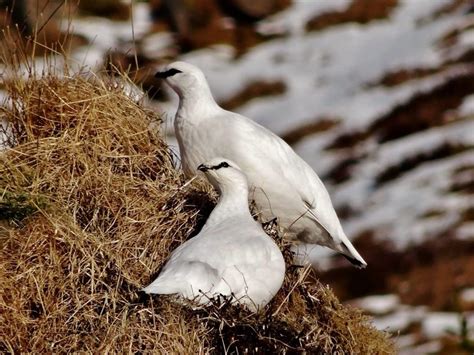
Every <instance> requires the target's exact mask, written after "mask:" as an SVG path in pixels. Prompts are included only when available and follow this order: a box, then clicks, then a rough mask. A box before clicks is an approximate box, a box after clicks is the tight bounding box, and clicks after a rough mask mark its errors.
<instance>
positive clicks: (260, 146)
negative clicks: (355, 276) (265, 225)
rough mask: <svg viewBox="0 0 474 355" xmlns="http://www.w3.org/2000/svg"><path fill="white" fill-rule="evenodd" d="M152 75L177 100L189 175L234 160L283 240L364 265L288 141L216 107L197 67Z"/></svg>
mask: <svg viewBox="0 0 474 355" xmlns="http://www.w3.org/2000/svg"><path fill="white" fill-rule="evenodd" d="M156 76H157V77H160V78H163V79H165V80H166V82H167V83H168V84H169V85H170V86H171V88H173V90H174V91H175V92H176V93H177V94H178V95H179V98H180V101H179V108H178V111H177V113H176V118H175V132H176V137H177V139H178V143H179V148H180V154H181V162H182V165H183V169H184V171H185V173H186V174H187V175H188V176H192V175H195V174H196V167H197V165H198V164H199V163H200V162H203V161H207V160H209V159H211V158H213V157H216V156H222V157H224V158H226V159H230V160H233V161H235V162H236V163H237V164H238V165H239V166H240V168H241V169H242V171H243V172H244V173H245V174H246V175H247V178H248V181H249V184H250V189H251V193H250V199H254V200H255V202H256V204H257V206H258V209H259V211H260V213H261V214H262V216H263V218H264V219H271V218H273V217H275V216H276V217H278V222H279V225H280V226H282V227H283V228H284V229H286V232H287V233H286V237H287V238H289V239H292V240H297V241H300V242H304V243H309V244H319V245H324V246H327V247H329V248H331V249H333V250H336V251H338V252H340V253H342V254H343V255H344V256H346V257H347V258H348V259H349V260H350V261H351V262H352V263H353V264H355V265H356V266H358V267H365V266H366V265H367V264H366V262H365V261H364V259H363V258H362V257H361V256H360V254H359V253H358V252H357V250H356V249H355V248H354V246H353V245H352V244H351V242H350V241H349V239H348V238H347V237H346V235H345V234H344V231H343V229H342V226H341V223H340V222H339V219H338V217H337V215H336V212H335V211H334V207H333V206H332V203H331V199H330V197H329V194H328V192H327V190H326V188H325V187H324V185H323V183H322V182H321V180H320V179H319V177H318V176H317V175H316V173H315V172H314V170H313V169H311V167H310V166H309V165H308V164H307V163H306V162H305V161H304V160H303V159H301V158H300V157H299V156H298V155H297V154H296V153H295V152H294V151H293V149H291V147H290V146H289V145H288V144H286V143H285V142H284V141H283V140H282V139H281V138H279V137H278V136H276V135H275V134H273V133H272V132H270V131H269V130H267V129H265V128H264V127H262V126H260V125H258V124H257V123H255V122H254V121H252V120H250V119H248V118H246V117H244V116H242V115H239V114H236V113H233V112H229V111H226V110H224V109H222V108H221V107H219V106H218V105H217V104H216V102H215V101H214V98H213V96H212V93H211V91H210V89H209V86H208V84H207V81H206V79H205V77H204V74H203V73H202V71H201V70H199V69H198V68H196V67H195V66H193V65H191V64H188V63H184V62H175V63H172V64H169V65H167V66H166V67H165V68H163V70H161V71H160V72H158V73H157V74H156Z"/></svg>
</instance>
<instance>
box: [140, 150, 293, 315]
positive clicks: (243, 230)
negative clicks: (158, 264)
mask: <svg viewBox="0 0 474 355" xmlns="http://www.w3.org/2000/svg"><path fill="white" fill-rule="evenodd" d="M198 169H199V170H200V171H202V172H204V173H205V175H206V177H207V178H208V180H209V181H210V182H211V184H212V185H213V186H214V187H215V188H216V189H217V190H218V191H219V195H220V197H219V201H218V203H217V206H216V207H215V208H214V210H213V211H212V213H211V214H210V216H209V218H208V220H207V221H206V224H205V225H204V227H203V228H202V230H201V231H200V233H199V234H198V235H197V236H195V237H194V238H191V239H190V240H188V241H186V242H185V243H184V244H182V245H181V246H179V247H178V248H177V249H176V250H174V251H173V252H172V254H171V257H170V259H169V260H168V262H167V263H166V264H165V266H164V267H163V269H162V271H161V273H160V274H159V276H158V278H157V279H156V280H155V281H153V282H152V283H151V284H150V285H149V286H147V287H145V288H144V289H143V291H145V292H146V293H157V294H178V295H180V296H182V297H184V298H187V299H190V300H194V301H195V302H198V303H201V304H207V303H209V302H210V299H212V298H214V297H216V296H219V295H223V296H227V297H231V299H232V302H238V303H240V304H243V305H245V306H246V307H248V308H249V309H251V310H253V311H256V310H258V309H261V308H262V307H264V306H265V305H266V304H267V303H268V302H269V301H270V300H271V299H272V298H273V296H274V295H275V294H276V293H277V292H278V290H279V289H280V287H281V285H282V283H283V278H284V275H285V261H284V260H283V255H282V253H281V251H280V249H279V248H278V246H277V245H276V244H275V241H274V240H273V239H272V238H271V237H269V236H268V235H267V234H266V233H265V232H264V231H263V229H262V227H261V226H260V224H259V223H257V222H256V221H255V220H254V219H253V218H252V216H251V214H250V211H249V206H248V184H247V178H246V177H245V174H244V173H243V172H242V171H241V170H240V169H239V167H238V166H237V165H236V164H235V163H234V162H232V161H230V160H226V159H224V158H214V159H212V160H211V161H209V162H207V163H205V164H201V165H200V166H199V167H198Z"/></svg>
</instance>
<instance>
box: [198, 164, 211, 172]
mask: <svg viewBox="0 0 474 355" xmlns="http://www.w3.org/2000/svg"><path fill="white" fill-rule="evenodd" d="M198 170H200V171H202V172H203V173H205V172H206V171H208V170H209V168H208V167H207V166H205V165H204V164H201V165H199V166H198Z"/></svg>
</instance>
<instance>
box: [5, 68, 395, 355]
mask: <svg viewBox="0 0 474 355" xmlns="http://www.w3.org/2000/svg"><path fill="white" fill-rule="evenodd" d="M5 84H6V88H7V90H8V95H9V97H10V101H9V103H8V105H6V106H3V107H2V108H1V110H0V120H2V119H3V120H6V121H7V122H9V124H10V127H11V132H10V133H9V136H8V137H9V142H10V144H11V149H8V150H6V151H3V152H0V245H1V249H0V285H1V287H0V313H1V314H2V316H1V317H0V351H2V352H58V353H65V352H72V351H91V352H92V351H93V352H105V351H112V352H124V351H130V352H143V351H161V352H173V353H209V352H219V353H220V352H226V351H230V352H232V351H233V352H237V351H238V353H242V352H245V351H247V352H248V353H255V352H259V353H260V352H265V351H278V352H285V351H291V350H302V349H306V350H307V351H308V352H311V353H339V354H348V353H359V354H369V353H370V354H376V353H392V352H393V345H392V343H391V341H390V340H389V339H388V337H387V335H386V334H384V333H382V332H379V331H377V330H375V329H374V328H373V327H372V326H371V325H370V323H369V319H368V318H366V317H365V316H363V315H362V314H361V313H360V312H359V311H358V310H355V309H352V308H350V307H346V306H343V305H341V304H340V303H339V302H338V300H337V299H336V298H335V296H334V295H333V294H332V292H331V291H330V290H329V289H328V288H327V287H325V286H323V285H321V284H319V283H318V282H314V281H311V282H310V281H309V279H308V278H307V275H308V273H309V271H308V270H303V269H296V268H292V267H289V269H288V273H287V277H286V280H285V284H284V287H283V288H282V290H281V291H280V292H279V293H278V295H277V296H276V298H275V299H274V301H272V302H271V303H270V305H268V306H267V307H266V309H264V310H262V311H261V312H260V313H259V314H252V313H249V312H247V311H245V310H243V309H240V308H239V307H235V306H229V305H228V304H225V303H224V304H217V303H216V304H214V305H212V306H210V307H206V308H200V309H196V310H192V309H191V308H189V307H186V306H183V305H179V304H176V303H174V302H173V300H172V299H171V298H169V297H158V296H154V297H148V296H144V295H143V294H141V293H140V292H139V290H140V288H141V287H143V286H144V285H146V284H147V283H148V282H149V281H150V280H152V279H153V277H155V276H156V273H157V271H158V270H159V268H160V266H161V265H162V264H163V262H164V261H166V259H167V257H168V255H169V253H170V251H171V250H173V249H174V248H176V247H177V246H178V245H180V244H181V243H182V242H183V241H184V240H185V239H186V238H189V237H190V236H191V235H193V234H195V233H196V231H197V230H198V229H199V226H200V225H202V222H203V221H204V220H205V217H206V216H207V215H208V213H209V211H210V209H211V208H212V206H213V204H214V201H215V196H213V195H212V193H211V191H210V189H209V187H208V185H206V184H204V183H201V182H199V181H194V182H193V183H191V184H187V183H186V182H185V180H184V177H183V175H182V174H181V172H180V171H179V170H177V169H176V168H175V166H174V164H173V156H172V155H171V154H170V152H169V151H168V148H167V146H166V144H165V143H164V141H163V140H162V138H161V137H160V135H159V132H155V131H153V130H152V129H150V127H151V126H152V125H153V124H154V123H156V121H158V120H159V118H158V117H156V116H155V114H154V113H153V112H149V111H147V110H146V109H144V108H143V107H142V106H141V105H140V104H139V103H137V102H135V101H133V100H132V99H130V98H129V97H128V96H127V95H125V94H124V90H123V88H122V87H120V86H119V85H116V84H114V83H113V82H109V81H108V80H107V79H100V78H98V77H94V76H89V77H87V76H84V75H79V74H77V75H72V76H67V75H66V76H64V77H61V78H60V77H58V76H55V75H47V74H46V75H43V76H42V77H40V78H33V77H32V78H29V79H26V80H20V79H15V80H11V81H9V82H7V83H5Z"/></svg>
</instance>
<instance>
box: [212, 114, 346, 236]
mask: <svg viewBox="0 0 474 355" xmlns="http://www.w3.org/2000/svg"><path fill="white" fill-rule="evenodd" d="M225 117H226V119H224V120H222V121H227V122H225V124H226V125H227V126H228V127H229V128H230V129H231V130H229V131H230V132H232V135H231V136H228V137H225V140H232V142H230V143H228V144H222V146H223V147H224V148H223V149H224V151H225V150H230V149H238V150H241V151H243V152H247V154H246V155H245V161H242V160H239V161H236V163H237V164H238V165H239V166H241V168H243V170H244V171H246V172H249V171H250V172H252V171H258V175H259V176H260V179H259V181H262V183H264V182H267V183H268V184H271V185H272V188H273V189H280V190H281V191H287V193H288V194H293V195H296V196H297V198H299V199H300V202H301V203H300V207H299V208H300V211H301V212H302V213H306V212H308V213H309V214H310V216H311V217H313V219H314V220H315V222H317V223H318V224H320V225H321V227H323V228H324V229H325V230H326V231H327V232H328V233H329V234H330V235H332V236H333V237H337V235H338V228H340V224H339V219H338V218H337V215H336V213H335V211H334V208H333V206H332V202H331V199H330V197H329V194H328V192H327V190H326V188H325V187H324V184H323V182H322V181H321V180H320V178H319V177H318V176H317V174H316V173H315V172H314V170H313V169H312V168H311V167H310V166H309V165H308V164H307V163H306V162H305V161H304V160H303V159H302V158H301V157H299V156H298V155H297V154H296V153H295V152H294V150H293V149H292V148H291V147H290V146H289V145H288V144H287V143H286V142H285V141H284V140H283V139H281V138H280V137H278V136H277V135H276V134H274V133H273V132H271V131H269V130H267V129H266V128H264V127H262V126H260V125H259V124H257V123H255V122H254V121H252V120H250V119H248V118H246V117H244V116H241V115H238V114H235V113H232V112H229V113H227V114H226V115H225ZM222 121H221V122H222ZM223 143H224V141H223ZM235 147H237V148H235ZM227 155H228V156H229V158H231V159H232V158H233V159H234V160H235V156H236V154H233V152H230V151H229V152H228V154H227Z"/></svg>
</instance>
